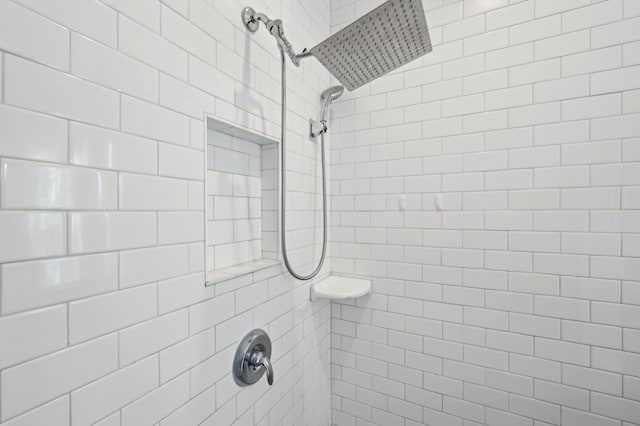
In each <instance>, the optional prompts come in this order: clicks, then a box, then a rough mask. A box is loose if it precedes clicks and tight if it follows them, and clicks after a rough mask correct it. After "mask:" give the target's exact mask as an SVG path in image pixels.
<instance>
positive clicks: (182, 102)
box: [160, 43, 216, 119]
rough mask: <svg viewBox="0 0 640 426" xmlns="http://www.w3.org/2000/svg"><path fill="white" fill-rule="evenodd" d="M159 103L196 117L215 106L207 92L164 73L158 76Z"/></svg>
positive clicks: (213, 108) (213, 109) (213, 110)
mask: <svg viewBox="0 0 640 426" xmlns="http://www.w3.org/2000/svg"><path fill="white" fill-rule="evenodd" d="M212 44H213V43H212ZM160 105H162V106H164V107H166V108H170V109H172V110H174V111H178V112H181V113H183V114H187V115H190V116H192V117H194V118H198V119H200V118H202V114H203V112H207V113H213V112H215V108H216V106H215V99H214V98H213V97H212V96H211V95H210V94H209V93H207V92H205V91H203V90H200V89H198V88H195V87H193V86H190V85H188V84H186V83H183V82H181V81H180V80H178V79H175V78H173V77H169V76H166V75H164V74H162V75H161V76H160Z"/></svg>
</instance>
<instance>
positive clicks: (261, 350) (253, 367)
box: [233, 329, 273, 386]
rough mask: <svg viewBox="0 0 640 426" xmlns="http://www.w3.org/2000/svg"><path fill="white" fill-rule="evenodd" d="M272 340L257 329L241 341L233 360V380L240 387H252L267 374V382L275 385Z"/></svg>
mask: <svg viewBox="0 0 640 426" xmlns="http://www.w3.org/2000/svg"><path fill="white" fill-rule="evenodd" d="M269 357H271V339H269V336H268V335H267V333H265V332H264V331H263V330H260V329H255V330H251V331H250V332H249V333H247V335H246V336H244V338H243V339H242V340H241V341H240V345H238V349H237V350H236V356H235V357H234V359H233V378H234V379H235V381H236V383H237V384H238V385H240V386H247V385H252V384H254V383H255V382H257V381H258V380H260V378H261V377H262V376H263V375H264V373H267V382H269V385H273V366H272V365H271V360H270V359H269Z"/></svg>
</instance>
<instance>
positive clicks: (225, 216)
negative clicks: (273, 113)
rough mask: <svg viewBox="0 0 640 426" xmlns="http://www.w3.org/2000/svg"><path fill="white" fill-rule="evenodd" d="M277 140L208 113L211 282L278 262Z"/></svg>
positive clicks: (208, 222)
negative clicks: (209, 115) (210, 115)
mask: <svg viewBox="0 0 640 426" xmlns="http://www.w3.org/2000/svg"><path fill="white" fill-rule="evenodd" d="M278 154H279V152H278V143H277V141H276V140H274V139H271V138H269V137H267V136H264V135H262V134H259V133H256V132H254V131H251V130H248V129H244V128H241V127H238V126H235V125H231V124H229V123H226V122H224V121H220V120H218V119H214V118H212V117H209V118H208V120H207V149H206V169H207V170H206V183H205V193H206V204H205V205H206V243H205V249H206V262H207V263H206V265H207V285H211V284H214V283H216V282H220V281H224V280H227V279H231V278H235V277H238V276H241V275H246V274H250V273H253V272H255V271H257V270H261V269H264V268H268V267H271V266H274V265H277V264H279V260H280V248H279V240H278V200H279V198H278V196H279V195H278V166H279V156H278Z"/></svg>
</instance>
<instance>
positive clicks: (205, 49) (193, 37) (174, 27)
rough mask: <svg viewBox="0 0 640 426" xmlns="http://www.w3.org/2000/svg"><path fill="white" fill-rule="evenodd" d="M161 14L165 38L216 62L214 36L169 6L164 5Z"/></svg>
mask: <svg viewBox="0 0 640 426" xmlns="http://www.w3.org/2000/svg"><path fill="white" fill-rule="evenodd" d="M185 4H186V2H185ZM160 15H161V21H162V31H161V32H162V36H163V37H164V38H166V39H167V40H170V41H172V42H174V43H176V44H177V45H178V46H180V47H182V48H183V49H185V50H187V51H188V52H189V53H191V54H193V55H195V56H197V57H199V58H200V59H202V60H204V61H206V62H208V63H211V64H215V63H216V43H214V39H213V38H211V37H210V36H209V35H208V34H206V33H205V32H204V31H202V30H200V29H199V28H197V27H195V26H194V25H193V24H191V22H189V20H187V19H184V18H183V17H182V16H180V15H179V14H177V13H175V12H174V11H173V10H171V9H170V8H168V7H165V6H162V8H161V11H160Z"/></svg>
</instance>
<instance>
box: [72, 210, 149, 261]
mask: <svg viewBox="0 0 640 426" xmlns="http://www.w3.org/2000/svg"><path fill="white" fill-rule="evenodd" d="M156 232H157V223H156V215H155V214H154V213H143V212H140V213H127V212H112V213H98V212H95V213H70V214H69V252H70V253H71V254H83V253H92V252H106V251H113V250H123V249H131V248H138V247H146V246H153V245H155V244H156V242H157V235H156Z"/></svg>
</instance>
